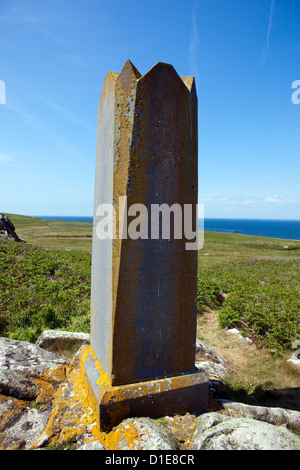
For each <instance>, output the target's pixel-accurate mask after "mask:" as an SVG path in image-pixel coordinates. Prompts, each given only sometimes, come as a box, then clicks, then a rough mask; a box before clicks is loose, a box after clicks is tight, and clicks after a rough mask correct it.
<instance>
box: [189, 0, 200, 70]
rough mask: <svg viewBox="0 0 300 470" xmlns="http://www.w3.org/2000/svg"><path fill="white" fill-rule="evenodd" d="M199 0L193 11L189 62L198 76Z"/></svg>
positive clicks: (195, 3)
mask: <svg viewBox="0 0 300 470" xmlns="http://www.w3.org/2000/svg"><path fill="white" fill-rule="evenodd" d="M198 6H199V3H198V0H196V1H195V2H194V6H193V10H192V30H191V39H190V48H189V61H190V67H191V70H192V73H193V74H194V75H198V67H197V52H198V45H199V32H198V25H197V11H198Z"/></svg>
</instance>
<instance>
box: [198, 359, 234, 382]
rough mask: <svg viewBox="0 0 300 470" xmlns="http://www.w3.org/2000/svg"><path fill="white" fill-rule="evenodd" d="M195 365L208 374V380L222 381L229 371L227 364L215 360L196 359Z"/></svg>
mask: <svg viewBox="0 0 300 470" xmlns="http://www.w3.org/2000/svg"><path fill="white" fill-rule="evenodd" d="M195 365H196V367H197V368H198V369H199V370H201V371H202V372H203V373H204V374H205V375H206V377H207V378H208V380H217V381H220V380H222V379H224V377H225V376H226V375H227V373H228V369H227V367H226V366H225V365H223V364H218V363H216V362H213V361H196V363H195Z"/></svg>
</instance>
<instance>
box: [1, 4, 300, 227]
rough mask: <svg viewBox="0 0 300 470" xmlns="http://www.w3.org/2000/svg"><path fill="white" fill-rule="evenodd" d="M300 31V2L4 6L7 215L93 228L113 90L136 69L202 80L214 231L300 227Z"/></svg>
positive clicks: (206, 190) (202, 143)
mask: <svg viewBox="0 0 300 470" xmlns="http://www.w3.org/2000/svg"><path fill="white" fill-rule="evenodd" d="M299 24H300V2H299V0H251V1H250V0H248V1H246V0H160V1H158V0H151V2H150V1H143V2H142V1H140V0H139V1H137V0H128V1H126V2H125V1H124V0H123V1H120V0H109V1H104V0H85V1H83V0H45V1H41V0H0V80H1V82H0V84H1V83H2V85H3V83H5V87H6V96H5V98H6V99H5V104H2V103H1V104H0V175H1V179H0V211H1V212H10V213H18V214H26V215H78V216H90V215H92V213H93V192H94V172H95V154H96V132H97V112H98V102H99V98H100V94H101V89H102V84H103V80H104V77H105V75H106V73H107V72H108V71H115V72H119V71H120V70H121V69H122V66H123V64H124V63H125V61H126V60H127V59H128V58H129V59H130V60H131V61H132V62H133V63H134V65H135V66H136V67H137V69H138V70H139V71H140V72H141V73H142V74H144V73H146V72H147V71H148V70H149V69H150V68H151V67H152V66H153V65H154V64H155V63H157V62H159V61H160V62H166V63H170V64H172V65H173V66H174V68H175V69H176V70H177V72H178V74H179V75H181V76H183V75H195V78H196V86H197V93H198V103H199V203H204V205H205V215H206V217H220V218H225V217H226V218H227V217H228V218H273V219H300V187H299V175H300V140H299V135H300V105H298V104H294V103H293V102H292V99H291V98H292V94H293V93H294V92H296V93H297V89H296V90H295V89H292V83H293V82H294V81H295V80H300V65H299V64H300V62H299V58H300V27H299ZM299 91H300V89H299ZM2 93H3V88H2ZM299 97H300V93H299ZM0 101H1V90H0ZM2 101H3V95H2Z"/></svg>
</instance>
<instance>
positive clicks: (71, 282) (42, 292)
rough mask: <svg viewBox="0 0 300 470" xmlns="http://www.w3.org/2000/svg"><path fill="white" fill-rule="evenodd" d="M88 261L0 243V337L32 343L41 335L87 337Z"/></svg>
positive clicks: (64, 253) (77, 254)
mask: <svg viewBox="0 0 300 470" xmlns="http://www.w3.org/2000/svg"><path fill="white" fill-rule="evenodd" d="M90 266H91V255H90V254H89V253H85V252H81V251H66V250H47V249H43V248H38V247H34V246H31V245H25V244H18V243H14V242H10V241H1V243H0V336H8V337H10V338H14V339H19V340H27V341H35V340H36V339H37V337H38V336H39V335H40V334H41V332H42V331H43V330H45V329H65V330H71V331H86V332H89V327H90V316H89V311H90V306H89V304H90V282H91V279H90Z"/></svg>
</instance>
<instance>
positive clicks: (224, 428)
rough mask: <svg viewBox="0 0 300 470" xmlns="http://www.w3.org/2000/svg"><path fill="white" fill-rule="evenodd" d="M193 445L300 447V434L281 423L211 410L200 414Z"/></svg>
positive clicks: (198, 447)
mask: <svg viewBox="0 0 300 470" xmlns="http://www.w3.org/2000/svg"><path fill="white" fill-rule="evenodd" d="M190 449H191V450H300V438H299V437H298V436H296V435H295V434H292V433H291V432H290V431H288V430H287V429H286V428H284V427H281V426H274V425H272V424H269V423H264V422H261V421H256V420H254V419H248V418H232V417H230V416H224V415H221V414H220V413H208V414H205V415H202V416H200V417H199V418H198V423H197V426H196V429H195V432H194V435H193V437H192V439H191V446H190Z"/></svg>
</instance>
